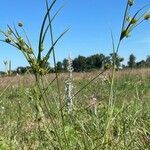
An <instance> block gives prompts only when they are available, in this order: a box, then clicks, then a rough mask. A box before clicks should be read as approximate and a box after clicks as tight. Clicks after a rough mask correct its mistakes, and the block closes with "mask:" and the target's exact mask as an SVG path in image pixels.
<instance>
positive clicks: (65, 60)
mask: <svg viewBox="0 0 150 150" xmlns="http://www.w3.org/2000/svg"><path fill="white" fill-rule="evenodd" d="M62 65H63V70H64V71H67V67H68V60H67V59H66V58H65V59H64V60H63V63H62Z"/></svg>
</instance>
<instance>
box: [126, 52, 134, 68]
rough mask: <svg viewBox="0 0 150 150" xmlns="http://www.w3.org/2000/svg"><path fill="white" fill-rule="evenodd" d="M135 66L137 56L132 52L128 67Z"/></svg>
mask: <svg viewBox="0 0 150 150" xmlns="http://www.w3.org/2000/svg"><path fill="white" fill-rule="evenodd" d="M135 66H136V57H135V56H134V55H133V54H131V55H130V56H129V61H128V67H129V68H134V67H135Z"/></svg>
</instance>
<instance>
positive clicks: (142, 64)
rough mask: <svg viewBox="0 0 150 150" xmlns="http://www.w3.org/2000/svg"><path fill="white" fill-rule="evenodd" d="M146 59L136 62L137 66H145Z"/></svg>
mask: <svg viewBox="0 0 150 150" xmlns="http://www.w3.org/2000/svg"><path fill="white" fill-rule="evenodd" d="M145 64H146V62H145V60H141V61H139V62H137V63H136V66H137V68H145Z"/></svg>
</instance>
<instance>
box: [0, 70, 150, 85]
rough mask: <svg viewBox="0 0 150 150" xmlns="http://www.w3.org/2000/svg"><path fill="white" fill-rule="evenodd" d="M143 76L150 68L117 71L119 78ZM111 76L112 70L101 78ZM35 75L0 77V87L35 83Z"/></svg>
mask: <svg viewBox="0 0 150 150" xmlns="http://www.w3.org/2000/svg"><path fill="white" fill-rule="evenodd" d="M98 73H99V71H94V72H83V73H73V78H74V79H75V80H84V79H92V78H93V77H94V76H95V75H97V74H98ZM130 75H131V76H141V77H142V79H144V78H146V77H150V68H147V69H145V68H143V69H127V70H119V71H116V77H117V78H124V77H125V76H130ZM67 76H68V74H67V73H60V74H59V80H60V81H64V80H65V79H66V78H67ZM109 76H111V71H110V70H109V71H106V72H105V73H104V74H103V75H101V76H100V77H99V79H101V80H102V79H104V78H105V77H109ZM53 79H55V74H54V73H52V74H49V75H46V76H45V77H44V80H45V81H46V82H51V81H52V80H53ZM34 81H35V79H34V76H33V75H23V76H21V75H19V76H13V77H0V88H5V87H7V86H8V85H10V86H14V87H18V86H20V85H23V86H30V85H33V84H34Z"/></svg>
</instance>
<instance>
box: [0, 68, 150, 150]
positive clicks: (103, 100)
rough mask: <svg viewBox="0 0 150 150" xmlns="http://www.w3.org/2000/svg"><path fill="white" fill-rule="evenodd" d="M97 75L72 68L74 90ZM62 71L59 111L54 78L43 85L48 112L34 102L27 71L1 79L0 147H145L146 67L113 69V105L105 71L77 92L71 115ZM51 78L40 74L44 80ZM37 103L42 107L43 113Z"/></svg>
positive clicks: (148, 121)
mask: <svg viewBox="0 0 150 150" xmlns="http://www.w3.org/2000/svg"><path fill="white" fill-rule="evenodd" d="M96 74H98V72H91V73H73V83H72V84H73V87H74V88H73V93H76V92H77V91H78V90H80V89H81V88H82V87H83V85H86V84H87V83H88V82H89V80H90V79H92V78H93V76H95V75H96ZM67 76H68V75H67V74H66V73H63V74H60V75H59V86H60V87H59V90H60V95H61V97H60V99H61V102H62V106H64V107H62V108H61V110H60V107H59V95H58V91H57V85H56V81H54V82H53V83H52V84H51V86H49V88H48V89H47V92H46V93H47V94H45V95H46V98H47V99H48V101H49V104H47V105H48V106H49V107H48V109H49V111H47V108H46V107H45V106H46V105H43V102H40V101H38V99H39V96H40V95H39V94H38V91H37V89H36V86H35V80H34V77H33V76H32V75H25V76H15V77H1V78H0V107H1V108H0V150H9V149H10V150H11V149H12V150H21V149H23V150H34V149H39V150H47V149H50V150H55V149H56V150H57V149H58V150H59V149H62V150H69V149H70V150H94V149H95V150H101V149H112V150H115V149H116V150H149V149H150V69H139V70H123V71H118V72H116V78H115V82H114V88H113V105H109V98H110V84H111V83H110V79H111V78H110V72H109V71H108V72H106V73H105V74H104V75H103V76H99V77H98V78H97V79H95V80H94V81H93V82H92V83H91V84H89V85H88V86H86V87H85V88H84V89H83V90H82V91H81V92H80V93H79V94H77V95H76V97H75V98H74V99H73V102H74V110H73V111H72V112H71V114H68V113H67V110H66V107H65V104H66V99H65V90H64V89H65V84H64V83H65V80H66V79H67ZM54 77H55V76H54V75H53V74H52V75H47V76H45V77H44V84H45V85H48V84H49V83H50V82H51V81H52V80H53V79H54ZM93 98H94V99H96V103H92V100H93ZM37 103H38V104H39V105H40V106H43V107H42V108H43V110H44V111H43V112H44V113H43V114H44V117H42V115H41V114H40V111H39V109H38V105H37ZM93 110H94V111H93ZM95 111H96V113H95ZM48 112H50V114H48ZM60 112H61V113H60Z"/></svg>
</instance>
